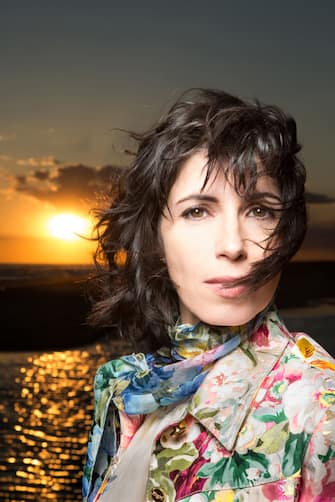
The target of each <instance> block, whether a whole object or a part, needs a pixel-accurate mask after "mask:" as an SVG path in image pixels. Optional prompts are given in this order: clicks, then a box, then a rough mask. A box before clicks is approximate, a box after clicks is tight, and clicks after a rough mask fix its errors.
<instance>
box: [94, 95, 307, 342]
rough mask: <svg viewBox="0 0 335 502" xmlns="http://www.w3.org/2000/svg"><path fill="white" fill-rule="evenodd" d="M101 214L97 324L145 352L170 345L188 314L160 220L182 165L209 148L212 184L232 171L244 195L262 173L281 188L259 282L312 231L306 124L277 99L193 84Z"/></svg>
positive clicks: (253, 278) (151, 134) (148, 139)
mask: <svg viewBox="0 0 335 502" xmlns="http://www.w3.org/2000/svg"><path fill="white" fill-rule="evenodd" d="M129 134H130V135H131V137H132V138H133V139H135V140H136V142H137V144H138V150H137V153H136V154H135V158H134V160H133V162H132V163H131V165H130V166H129V167H127V168H125V169H124V171H123V173H122V175H121V176H120V179H119V182H118V186H114V188H113V192H112V193H111V194H110V205H109V207H108V208H107V209H106V210H101V211H99V213H98V223H97V225H96V231H97V236H96V238H97V241H98V249H97V253H96V260H95V261H96V265H97V267H98V272H97V275H96V277H95V280H94V285H95V293H94V301H95V304H94V306H93V308H92V312H91V315H90V322H91V323H92V324H94V325H96V326H100V327H102V326H103V327H114V328H115V327H116V328H117V329H118V331H119V333H120V334H121V335H123V336H124V337H126V338H127V339H128V340H129V341H131V342H132V344H133V345H134V348H136V349H137V350H138V349H140V350H149V349H154V348H155V347H157V346H158V345H161V344H162V343H164V342H166V334H165V333H166V325H167V324H169V323H171V322H173V320H174V319H175V317H176V315H178V297H177V294H176V291H175V288H174V287H173V284H172V283H171V281H170V279H169V275H168V271H167V267H166V264H165V263H164V260H162V256H163V255H162V248H161V243H160V238H159V231H158V228H159V222H160V218H161V217H162V214H163V211H164V208H165V207H166V205H167V200H168V196H169V193H170V190H171V187H172V186H173V184H174V182H175V180H176V177H177V175H178V173H179V170H180V168H181V166H182V165H183V163H184V162H185V160H186V159H188V158H189V157H190V156H191V155H193V154H194V153H195V152H197V151H199V150H200V149H206V151H207V152H208V165H207V176H206V181H205V185H206V182H207V181H208V178H209V177H210V175H211V173H212V172H213V170H216V169H221V170H223V172H224V174H225V176H226V177H227V176H229V179H233V180H234V185H235V189H236V190H237V191H238V193H240V194H241V195H242V196H245V195H248V194H249V195H250V194H251V195H252V192H253V191H254V189H255V185H256V182H257V179H258V177H259V176H261V175H264V174H266V175H268V176H271V177H272V178H274V179H275V180H276V181H277V183H278V186H279V189H280V197H281V203H280V204H278V208H277V210H278V211H279V212H280V214H279V218H278V224H277V226H276V228H275V230H274V231H273V233H272V234H271V236H270V237H269V239H268V242H267V244H266V249H268V250H270V251H271V252H270V253H267V255H268V256H267V257H266V258H265V259H263V260H262V261H260V262H257V263H255V264H254V265H253V268H252V270H251V272H250V274H249V275H248V276H247V277H246V278H244V279H243V283H247V284H248V286H249V287H250V288H257V287H259V286H261V285H262V284H264V283H266V282H267V281H269V280H270V279H271V278H272V277H274V276H275V275H276V274H278V273H279V272H280V271H281V270H282V269H283V267H284V266H285V265H286V264H287V263H288V261H289V260H290V258H291V257H292V256H293V255H294V254H295V253H296V252H297V250H298V249H299V247H300V245H301V243H302V241H303V239H304V236H305V232H306V207H305V198H304V184H305V168H304V166H303V164H302V162H301V161H300V160H299V159H298V158H297V156H296V154H297V153H298V152H299V150H300V145H299V144H298V142H297V132H296V123H295V121H294V119H293V118H292V117H290V116H289V115H286V114H285V113H283V112H282V111H281V110H280V109H279V108H277V107H275V106H267V105H262V104H260V103H259V102H258V101H255V102H246V101H243V100H241V99H239V98H237V97H235V96H232V95H230V94H227V93H226V92H223V91H221V90H212V89H193V90H190V91H187V92H186V93H184V94H183V95H182V97H181V98H180V99H179V100H178V101H177V102H176V103H175V104H174V105H173V106H172V107H171V108H170V110H169V111H168V112H167V114H166V115H165V116H163V117H162V118H161V119H160V120H159V121H158V123H157V124H156V125H155V126H154V127H152V128H151V129H150V130H148V131H147V132H144V133H143V134H138V133H129Z"/></svg>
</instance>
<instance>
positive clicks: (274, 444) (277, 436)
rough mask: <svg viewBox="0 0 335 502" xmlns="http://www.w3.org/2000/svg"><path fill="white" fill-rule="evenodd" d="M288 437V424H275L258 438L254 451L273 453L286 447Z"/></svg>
mask: <svg viewBox="0 0 335 502" xmlns="http://www.w3.org/2000/svg"><path fill="white" fill-rule="evenodd" d="M287 437H288V424H287V423H285V424H284V426H283V424H282V423H279V424H275V425H274V426H273V427H271V429H269V430H267V431H266V432H265V433H264V434H263V436H262V437H261V438H260V439H259V440H258V443H257V446H256V448H255V449H254V451H256V452H258V453H264V454H266V455H271V454H272V453H276V452H277V451H280V450H282V449H283V448H284V445H285V442H286V439H287Z"/></svg>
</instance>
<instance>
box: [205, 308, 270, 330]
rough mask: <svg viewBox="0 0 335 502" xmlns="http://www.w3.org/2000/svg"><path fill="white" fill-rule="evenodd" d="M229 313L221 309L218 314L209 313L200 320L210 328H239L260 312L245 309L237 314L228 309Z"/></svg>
mask: <svg viewBox="0 0 335 502" xmlns="http://www.w3.org/2000/svg"><path fill="white" fill-rule="evenodd" d="M229 310H230V311H225V309H222V310H221V312H220V313H212V314H211V313H209V314H207V315H203V316H202V317H200V319H201V320H202V321H203V322H205V323H206V324H211V325H212V326H241V325H243V324H246V323H247V322H249V321H251V319H253V318H254V317H255V316H256V315H257V314H258V313H259V312H260V311H261V310H262V308H260V309H252V310H250V309H246V310H243V309H241V311H239V312H232V310H234V309H229Z"/></svg>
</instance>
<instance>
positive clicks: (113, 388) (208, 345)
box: [95, 307, 270, 415]
mask: <svg viewBox="0 0 335 502" xmlns="http://www.w3.org/2000/svg"><path fill="white" fill-rule="evenodd" d="M269 310H270V307H268V308H266V309H265V310H264V311H262V312H261V313H259V314H258V315H257V316H256V317H255V318H254V319H252V320H251V321H250V322H248V323H247V324H245V325H243V326H234V327H231V326H230V327H215V326H209V325H206V324H204V323H201V322H200V323H198V324H196V325H194V326H192V325H189V324H176V325H175V326H173V327H171V328H170V329H169V331H168V334H169V338H170V341H171V346H170V347H164V348H162V349H160V350H158V351H157V352H156V353H153V354H142V353H138V354H131V355H128V356H123V357H121V358H120V359H116V360H113V361H109V362H108V363H106V364H105V365H104V366H102V367H101V368H100V369H99V370H98V373H97V375H96V379H95V391H96V403H97V402H100V403H101V402H106V400H107V396H105V398H103V399H101V398H102V397H103V396H102V395H101V394H104V393H107V394H108V396H110V395H112V402H113V403H114V405H115V406H116V408H118V409H119V410H121V411H123V412H125V413H127V414H129V415H134V414H148V413H151V412H153V411H155V410H156V409H157V408H158V407H160V406H167V405H170V404H173V403H178V402H179V401H181V400H183V399H186V398H188V397H190V396H192V395H193V394H194V393H195V392H196V391H197V389H198V388H199V386H200V385H201V383H202V382H203V380H204V378H205V377H206V375H207V373H208V372H209V370H210V368H211V366H212V364H213V363H214V362H215V361H216V360H218V359H220V358H221V357H224V356H225V355H226V354H229V353H230V352H232V351H233V350H234V349H235V348H236V347H238V346H239V345H240V344H241V342H242V341H243V340H245V339H246V338H247V337H248V336H249V335H250V333H252V332H254V331H255V330H257V329H258V328H259V327H260V325H261V324H262V323H263V322H265V320H266V317H267V313H268V312H269ZM100 411H101V412H102V410H100ZM98 413H99V410H98ZM99 414H100V413H99Z"/></svg>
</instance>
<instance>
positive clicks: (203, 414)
mask: <svg viewBox="0 0 335 502" xmlns="http://www.w3.org/2000/svg"><path fill="white" fill-rule="evenodd" d="M217 413H218V410H216V409H214V408H202V409H201V410H199V411H197V419H198V420H204V419H205V418H211V417H215V415H216V414H217Z"/></svg>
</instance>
